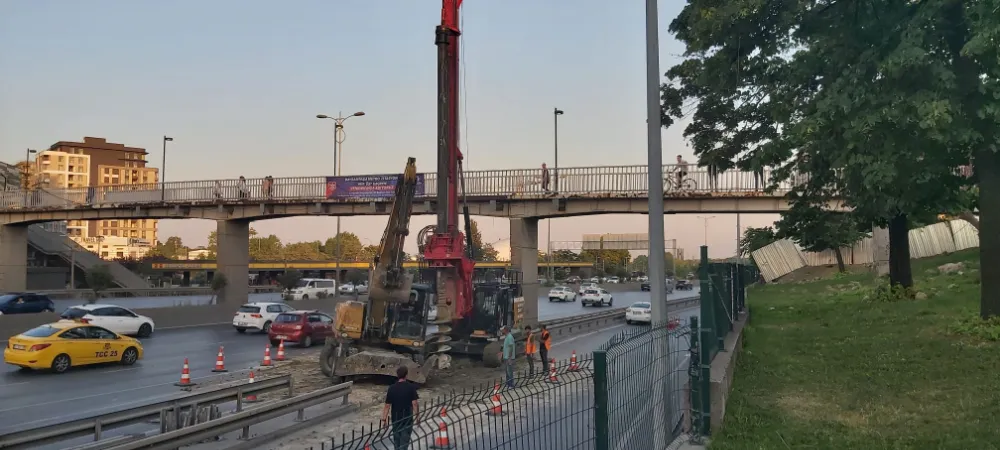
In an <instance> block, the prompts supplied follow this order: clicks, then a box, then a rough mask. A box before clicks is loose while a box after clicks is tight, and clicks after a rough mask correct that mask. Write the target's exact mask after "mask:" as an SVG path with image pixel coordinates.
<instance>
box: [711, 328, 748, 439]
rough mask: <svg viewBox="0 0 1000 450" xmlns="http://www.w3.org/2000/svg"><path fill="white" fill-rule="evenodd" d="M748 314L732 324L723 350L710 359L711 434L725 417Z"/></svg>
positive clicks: (720, 426)
mask: <svg viewBox="0 0 1000 450" xmlns="http://www.w3.org/2000/svg"><path fill="white" fill-rule="evenodd" d="M748 317H749V316H748V314H747V313H746V312H744V313H741V314H740V316H739V318H738V319H737V321H736V322H735V323H734V324H733V331H730V332H729V334H727V335H726V338H725V341H724V345H725V347H724V350H725V351H720V352H719V353H718V354H716V355H715V358H713V359H712V366H711V378H710V381H709V387H708V389H709V395H710V396H711V405H710V410H709V411H710V412H711V415H712V419H711V425H712V428H711V429H712V432H713V433H715V432H717V431H718V430H721V429H722V424H723V419H724V418H725V416H726V401H727V400H728V399H729V392H730V391H731V390H732V385H733V376H734V374H735V371H736V360H737V358H738V357H739V354H740V351H741V350H742V349H743V329H744V328H745V327H746V324H747V319H748Z"/></svg>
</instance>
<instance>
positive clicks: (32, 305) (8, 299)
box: [0, 293, 56, 315]
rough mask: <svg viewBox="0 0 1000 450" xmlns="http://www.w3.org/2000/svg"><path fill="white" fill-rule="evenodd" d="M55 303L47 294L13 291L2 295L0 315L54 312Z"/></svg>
mask: <svg viewBox="0 0 1000 450" xmlns="http://www.w3.org/2000/svg"><path fill="white" fill-rule="evenodd" d="M55 310H56V305H55V303H52V300H51V299H50V298H49V296H47V295H43V294H30V293H13V294H4V295H0V315H3V314H35V313H40V312H54V311H55Z"/></svg>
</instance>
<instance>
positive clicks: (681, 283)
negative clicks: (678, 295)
mask: <svg viewBox="0 0 1000 450" xmlns="http://www.w3.org/2000/svg"><path fill="white" fill-rule="evenodd" d="M692 289H694V284H693V283H691V282H690V281H688V280H677V290H679V291H690V290H692Z"/></svg>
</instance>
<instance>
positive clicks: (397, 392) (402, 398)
mask: <svg viewBox="0 0 1000 450" xmlns="http://www.w3.org/2000/svg"><path fill="white" fill-rule="evenodd" d="M408 374H409V370H407V369H406V366H400V367H399V368H398V369H396V376H397V377H398V378H399V379H398V381H397V382H396V383H393V384H392V386H389V390H388V391H387V392H386V393H385V408H383V409H382V423H384V424H385V425H386V426H388V425H390V424H391V425H392V444H393V447H395V449H396V450H408V449H409V448H410V435H411V434H413V418H414V417H416V415H417V404H418V400H420V396H419V395H417V385H416V384H413V383H411V382H410V381H409V380H407V379H406V376H407V375H408ZM390 412H391V413H392V416H391V417H390V415H389V413H390ZM390 419H391V421H390Z"/></svg>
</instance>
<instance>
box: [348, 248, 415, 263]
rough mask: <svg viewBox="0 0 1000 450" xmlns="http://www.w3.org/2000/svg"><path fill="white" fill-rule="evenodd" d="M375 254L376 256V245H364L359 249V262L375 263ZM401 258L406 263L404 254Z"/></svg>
mask: <svg viewBox="0 0 1000 450" xmlns="http://www.w3.org/2000/svg"><path fill="white" fill-rule="evenodd" d="M377 254H378V246H377V245H366V246H364V248H362V249H361V255H360V257H359V260H360V261H362V262H367V263H371V262H373V261H375V255H377ZM403 257H404V261H407V259H406V255H405V254H404V255H403Z"/></svg>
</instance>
